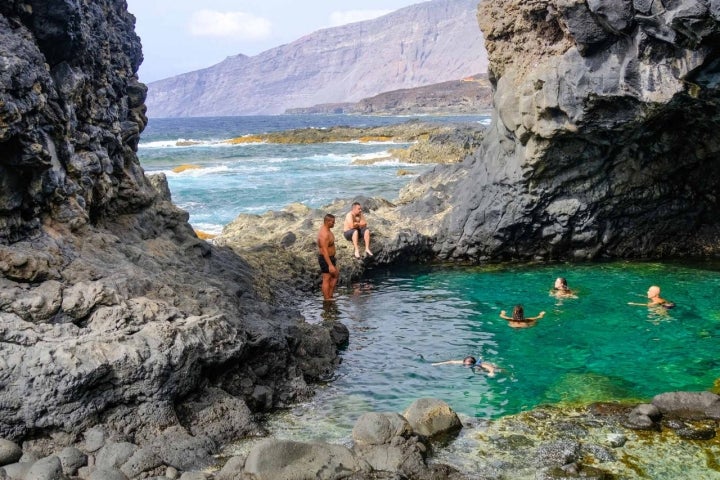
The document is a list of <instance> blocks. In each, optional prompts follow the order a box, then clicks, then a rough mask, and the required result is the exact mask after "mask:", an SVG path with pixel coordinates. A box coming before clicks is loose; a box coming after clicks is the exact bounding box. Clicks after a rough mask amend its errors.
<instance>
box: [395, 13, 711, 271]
mask: <svg viewBox="0 0 720 480" xmlns="http://www.w3.org/2000/svg"><path fill="white" fill-rule="evenodd" d="M478 18H479V21H480V26H481V28H482V30H483V33H484V36H485V41H486V46H487V49H488V53H489V59H490V67H489V70H490V78H491V80H492V82H493V84H494V86H495V92H494V105H495V114H494V120H493V124H492V125H491V127H490V131H489V132H488V134H487V135H486V136H485V140H484V143H483V146H482V148H480V149H479V150H478V151H477V152H476V154H475V155H474V156H473V158H472V159H470V160H468V161H466V162H465V163H464V164H463V165H461V166H450V167H440V168H438V169H436V171H435V172H434V173H433V174H431V175H430V176H428V177H425V178H422V179H421V180H420V181H421V182H422V183H423V184H424V185H428V184H430V185H440V184H444V183H447V181H452V183H453V184H452V185H450V186H449V187H447V186H446V187H443V188H442V189H440V190H438V189H436V188H429V189H428V191H427V193H426V194H425V196H424V197H423V198H424V199H425V200H424V201H422V202H419V203H417V204H415V205H413V206H410V207H407V208H405V209H404V214H405V215H407V216H409V217H411V218H412V217H422V218H425V217H427V216H428V215H442V216H444V220H443V224H442V226H440V227H439V228H438V230H437V237H436V240H437V242H436V244H435V246H434V251H435V252H436V254H437V255H439V256H440V257H443V258H450V259H464V260H470V261H483V260H488V259H492V260H500V259H524V260H528V259H560V258H567V259H593V258H602V257H660V256H669V255H691V254H707V253H717V252H718V251H719V250H720V248H719V247H720V243H719V242H718V217H717V215H716V212H717V209H718V206H719V205H718V202H720V196H719V194H720V191H718V185H719V184H718V182H717V178H718V175H719V174H720V141H719V140H718V136H717V135H716V131H717V128H718V121H719V120H720V112H719V111H718V101H719V100H720V90H718V80H720V70H718V63H717V57H718V51H719V50H718V34H719V33H720V24H719V23H718V20H720V8H719V7H718V4H717V3H716V2H714V1H705V0H683V1H675V0H663V1H659V0H658V1H652V2H650V1H641V0H636V1H634V2H626V1H609V2H599V1H594V0H588V1H585V0H582V1H581V0H569V1H566V0H540V1H533V2H526V1H522V0H487V1H484V2H482V3H481V5H480V10H479V15H478ZM452 179H455V180H452Z"/></svg>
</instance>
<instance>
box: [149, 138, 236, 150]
mask: <svg viewBox="0 0 720 480" xmlns="http://www.w3.org/2000/svg"><path fill="white" fill-rule="evenodd" d="M242 145H243V144H238V145H235V144H232V143H229V140H194V139H192V138H178V139H177V140H157V141H155V142H141V143H140V144H138V148H147V149H159V148H227V147H236V146H242Z"/></svg>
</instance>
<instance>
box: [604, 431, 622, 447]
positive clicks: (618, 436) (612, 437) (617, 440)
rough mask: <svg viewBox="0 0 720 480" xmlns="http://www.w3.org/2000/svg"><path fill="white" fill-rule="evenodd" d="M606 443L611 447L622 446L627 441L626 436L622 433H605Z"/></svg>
mask: <svg viewBox="0 0 720 480" xmlns="http://www.w3.org/2000/svg"><path fill="white" fill-rule="evenodd" d="M607 441H608V445H610V446H611V447H613V448H618V447H622V446H623V445H625V442H627V436H625V435H624V434H622V433H609V434H608V435H607Z"/></svg>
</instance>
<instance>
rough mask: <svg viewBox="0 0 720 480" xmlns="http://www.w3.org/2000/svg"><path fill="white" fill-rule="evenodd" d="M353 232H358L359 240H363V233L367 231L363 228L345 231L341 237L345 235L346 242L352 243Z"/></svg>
mask: <svg viewBox="0 0 720 480" xmlns="http://www.w3.org/2000/svg"><path fill="white" fill-rule="evenodd" d="M355 230H357V231H358V232H360V238H361V239H362V238H365V232H366V231H367V227H363V228H351V229H350V230H345V231H344V232H343V235H345V240H347V241H348V242H352V236H353V232H354V231H355Z"/></svg>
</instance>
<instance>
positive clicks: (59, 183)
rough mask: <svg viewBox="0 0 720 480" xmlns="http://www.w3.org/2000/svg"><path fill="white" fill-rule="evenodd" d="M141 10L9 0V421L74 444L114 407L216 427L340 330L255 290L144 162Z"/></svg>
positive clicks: (114, 414)
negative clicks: (202, 236) (140, 153)
mask: <svg viewBox="0 0 720 480" xmlns="http://www.w3.org/2000/svg"><path fill="white" fill-rule="evenodd" d="M133 27H134V18H133V17H132V16H131V15H129V14H128V13H127V5H126V3H125V1H123V0H96V1H93V2H86V1H69V0H42V1H40V0H30V1H6V2H3V3H2V5H0V185H1V187H0V437H3V438H11V439H29V438H36V439H38V438H46V437H48V436H52V438H53V439H54V441H56V442H60V443H63V442H64V443H66V444H70V443H72V442H73V441H74V440H75V439H76V435H77V434H78V432H80V431H81V430H83V429H84V428H87V427H89V426H91V425H94V424H98V423H104V424H105V427H104V428H106V429H109V430H110V431H113V432H121V433H122V435H123V436H124V437H123V438H126V439H128V440H130V441H134V442H136V443H142V442H145V441H151V440H152V439H153V438H155V437H156V436H157V435H160V433H161V432H162V431H164V430H166V429H170V428H172V429H173V430H172V431H173V432H174V433H173V434H172V435H173V436H175V437H177V436H178V435H179V431H182V432H184V434H185V435H190V434H192V435H195V436H198V437H201V439H200V440H198V441H199V442H201V443H203V444H210V445H217V444H220V443H222V442H225V441H228V440H230V438H228V436H229V435H230V436H234V438H238V437H240V436H242V435H243V434H247V433H250V432H256V431H259V427H258V425H257V424H255V422H254V420H253V418H252V415H251V413H250V412H251V411H262V410H265V409H269V408H272V407H277V406H281V405H286V404H287V403H289V402H292V401H295V400H297V399H300V398H303V397H304V396H306V395H308V394H309V393H310V387H308V385H307V383H306V381H310V380H314V379H318V378H320V377H322V376H323V375H325V374H326V373H327V372H329V371H331V370H332V368H333V367H334V364H335V362H336V360H337V354H336V353H337V352H336V350H337V346H338V345H339V344H341V343H343V342H344V341H346V340H347V331H346V330H344V329H343V328H342V326H337V325H325V326H311V325H308V324H306V323H305V322H304V321H303V318H302V317H301V316H300V314H299V313H297V312H296V311H293V310H289V309H283V308H281V307H271V306H269V304H268V303H266V300H269V299H270V296H272V297H273V298H272V299H273V300H275V301H276V304H279V303H281V300H282V292H269V294H268V295H267V296H265V297H263V296H262V294H263V292H259V291H257V290H256V289H255V286H254V278H253V277H254V271H253V269H252V268H251V267H250V266H249V265H248V264H247V263H246V262H245V261H244V260H243V259H241V258H240V257H238V256H237V255H236V254H234V253H232V252H231V251H229V250H228V249H223V248H216V247H211V246H210V245H208V244H207V243H205V242H204V241H201V240H199V239H198V238H197V237H196V236H195V234H194V232H193V231H192V229H191V227H190V226H189V224H188V223H187V214H186V213H185V212H183V211H181V210H179V209H177V208H176V207H175V206H173V205H172V203H171V201H170V193H169V190H168V188H167V183H166V182H165V179H164V177H162V176H157V177H153V178H152V179H149V178H148V177H146V176H145V175H144V173H143V170H142V168H141V166H140V164H139V162H138V160H137V157H136V155H135V151H136V148H137V143H138V136H139V133H140V132H141V131H142V129H143V128H144V126H145V123H146V119H145V115H144V112H145V106H144V103H143V102H144V98H145V91H146V89H145V86H144V85H142V84H140V83H138V80H137V77H136V72H137V68H138V65H139V63H140V61H141V60H142V55H141V53H140V52H141V51H140V42H139V39H138V38H137V36H136V35H135V34H134V32H133ZM228 399H231V400H228ZM227 405H234V406H233V408H232V409H230V410H231V412H230V413H228V412H227V411H226V410H227V407H226V406H227ZM241 406H245V410H246V412H243V410H242V408H238V407H241ZM223 412H225V413H223ZM234 438H233V439H234ZM36 441H37V440H36Z"/></svg>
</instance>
